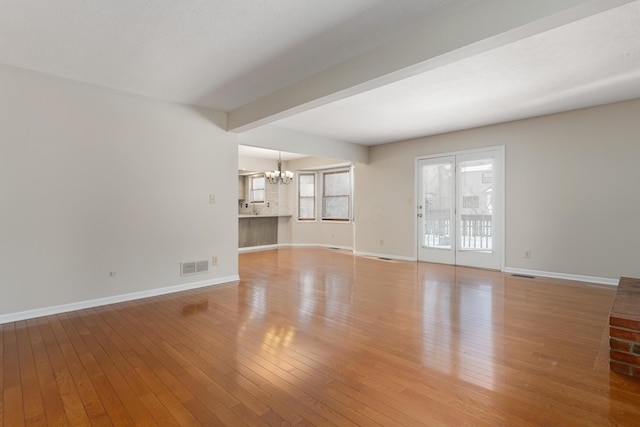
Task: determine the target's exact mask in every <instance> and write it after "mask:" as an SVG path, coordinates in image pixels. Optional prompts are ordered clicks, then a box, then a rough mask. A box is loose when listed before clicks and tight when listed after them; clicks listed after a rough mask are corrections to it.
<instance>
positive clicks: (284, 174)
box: [264, 152, 293, 184]
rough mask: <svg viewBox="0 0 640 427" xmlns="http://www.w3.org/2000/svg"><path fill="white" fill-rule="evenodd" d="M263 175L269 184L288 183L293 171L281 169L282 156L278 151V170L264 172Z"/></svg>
mask: <svg viewBox="0 0 640 427" xmlns="http://www.w3.org/2000/svg"><path fill="white" fill-rule="evenodd" d="M264 176H265V177H266V178H267V181H268V182H269V183H270V184H289V183H290V182H291V180H292V179H293V172H291V171H283V170H282V156H281V154H280V152H278V170H274V171H269V172H265V173H264Z"/></svg>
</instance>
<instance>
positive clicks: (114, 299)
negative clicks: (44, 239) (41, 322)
mask: <svg viewBox="0 0 640 427" xmlns="http://www.w3.org/2000/svg"><path fill="white" fill-rule="evenodd" d="M238 280H240V276H239V275H237V274H236V275H234V276H228V277H221V278H218V279H210V280H203V281H200V282H192V283H184V284H182V285H175V286H167V287H164V288H157V289H150V290H148V291H140V292H132V293H128V294H120V295H114V296H110V297H104V298H96V299H91V300H86V301H78V302H72V303H69V304H62V305H56V306H52V307H43V308H36V309H34V310H25V311H19V312H16V313H9V314H1V315H0V325H2V324H4V323H10V322H17V321H20V320H26V319H34V318H36V317H43V316H50V315H52V314H60V313H67V312H69V311H76V310H83V309H85V308H93V307H100V306H103V305H109V304H116V303H119V302H126V301H133V300H137V299H142V298H149V297H155V296H159V295H166V294H172V293H175V292H181V291H188V290H190V289H197V288H204V287H207V286H215V285H222V284H224V283H229V282H235V281H238Z"/></svg>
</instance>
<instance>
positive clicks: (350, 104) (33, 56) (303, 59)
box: [0, 0, 640, 145]
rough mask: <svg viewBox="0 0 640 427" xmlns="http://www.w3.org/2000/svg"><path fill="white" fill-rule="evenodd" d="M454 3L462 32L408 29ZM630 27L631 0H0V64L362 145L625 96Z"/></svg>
mask: <svg viewBox="0 0 640 427" xmlns="http://www.w3.org/2000/svg"><path fill="white" fill-rule="evenodd" d="M534 3H535V6H532V5H533V4H534ZM558 4H562V5H563V7H564V9H562V10H560V9H558V10H557V11H555V12H554V10H555V9H553V8H554V7H556V8H557V7H558V6H557V5H558ZM565 4H566V6H565ZM574 5H577V6H574ZM491 7H494V8H496V7H501V8H502V9H496V10H497V11H498V12H499V13H493V17H494V18H492V16H491V15H490V14H491V13H492V12H491ZM527 8H529V9H527ZM544 8H547V9H545V10H548V13H547V12H545V13H547V15H548V16H546V15H540V16H537V15H536V13H538V9H544ZM525 9H527V13H524V12H523V11H524V10H525ZM578 9H579V12H580V13H573V12H574V11H575V10H578ZM483 11H485V15H482V13H481V12H483ZM465 13H466V14H467V15H468V16H467V18H466V19H467V22H474V25H473V27H477V31H476V32H477V33H478V34H477V35H475V37H476V38H475V39H469V40H467V41H464V46H463V47H455V46H454V47H447V46H446V43H445V42H446V41H447V40H448V39H451V40H452V41H457V39H459V38H460V39H462V38H463V36H464V35H466V34H467V33H469V32H470V29H469V28H467V27H468V26H462V25H459V26H449V27H446V26H443V25H442V26H441V27H443V28H444V29H442V28H441V29H440V30H439V31H441V33H439V34H440V35H442V34H444V35H445V36H446V37H439V38H438V37H433V38H430V39H426V38H425V39H422V40H421V39H419V38H418V37H419V35H420V34H425V33H420V31H423V29H425V28H439V27H438V25H439V24H441V23H443V22H464V21H462V20H460V21H454V20H450V21H446V19H449V18H450V17H453V16H462V17H464V15H465ZM503 15H504V16H503ZM523 15H530V16H525V17H524V18H523ZM525 18H526V19H525ZM451 19H453V18H451ZM509 19H511V21H512V22H513V26H512V27H508V26H506V24H505V27H504V29H501V28H499V27H500V25H502V24H504V23H505V22H507V21H509ZM540 22H544V23H545V25H540ZM508 23H511V22H508ZM494 27H495V28H497V29H496V34H493V33H491V32H490V31H489V30H491V29H492V28H494ZM638 28H640V1H617V0H595V1H591V2H589V1H583V0H575V1H572V0H555V2H552V1H547V0H545V1H542V0H539V1H538V0H537V1H536V2H530V1H527V0H518V1H513V0H269V1H258V0H183V1H171V0H128V1H124V0H118V1H103V2H87V1H84V0H58V1H56V2H43V1H41V0H6V1H2V2H0V64H5V65H9V66H13V67H19V68H24V69H29V70H34V71H38V72H42V73H47V74H50V75H54V76H59V77H63V78H67V79H72V80H77V81H81V82H85V83H90V84H95V85H99V86H104V87H108V88H113V89H116V90H120V91H124V92H129V93H134V94H139V95H143V96H148V97H152V98H155V99H160V100H166V101H171V102H178V103H183V104H188V105H195V106H200V107H205V108H212V109H216V110H221V111H225V112H228V113H229V117H230V119H232V121H233V120H236V119H238V121H239V122H241V125H238V126H235V127H234V129H231V130H234V131H238V132H241V131H243V130H244V129H249V128H253V129H255V128H256V127H260V126H265V125H276V126H280V127H284V128H291V129H295V130H301V131H304V132H308V133H313V134H317V135H323V136H328V137H331V138H335V139H338V140H342V141H347V142H353V143H357V144H362V145H375V144H382V143H386V142H391V141H397V140H402V139H407V138H413V137H418V136H426V135H432V134H437V133H442V132H449V131H454V130H459V129H466V128H470V127H475V126H482V125H487V124H492V123H499V122H504V121H509V120H515V119H520V118H526V117H533V116H538V115H543V114H550V113H555V112H560V111H567V110H572V109H577V108H583V107H588V106H593V105H599V104H603V103H609V102H615V101H620V100H626V99H632V98H638V97H640V31H638ZM472 29H473V28H472ZM483 31H484V32H483ZM485 33H486V34H487V35H483V34H485ZM497 33H500V34H497ZM412 40H413V41H416V40H418V42H419V43H417V45H418V46H416V43H414V44H413V45H411V44H410V43H409V42H411V41H412ZM403 41H406V44H405V45H403V44H402V43H404V42H403ZM438 43H440V45H441V46H443V49H444V47H447V49H446V51H443V52H444V53H442V52H440V53H438V52H436V50H437V49H435V47H440V45H438ZM420 45H424V46H426V47H430V46H432V45H433V46H435V47H434V49H433V52H435V53H433V52H431V51H430V52H427V53H429V55H431V56H429V57H425V58H424V59H425V60H423V61H416V64H417V65H416V66H406V63H403V62H402V61H403V60H406V58H407V57H408V56H409V55H410V54H412V53H413V52H414V51H417V49H418V48H420V47H423V48H424V49H425V51H426V50H428V49H426V47H424V46H420ZM385 49H386V50H387V55H386V56H383V55H382V54H380V55H378V54H379V53H382V52H385ZM389 51H392V53H393V55H389V54H388V53H389ZM421 54H425V53H424V52H422V53H421ZM376 55H378V56H377V57H376ZM394 55H395V56H394ZM403 55H404V56H403ZM445 57H446V58H447V60H446V61H443V60H440V58H445ZM372 58H373V59H372ZM386 59H389V60H388V61H387V60H386ZM367 60H371V61H377V63H378V64H382V66H386V67H387V68H386V69H384V70H382V71H380V72H379V74H378V75H374V72H377V71H378V70H374V68H375V67H365V66H361V65H359V64H366V61H367ZM358 61H360V62H358ZM394 61H397V64H396V63H395V62H394ZM345 64H347V65H352V66H351V67H350V68H347V67H346V66H345ZM421 64H427V65H428V66H421ZM382 66H381V68H384V67H382ZM394 67H395V68H394ZM341 70H343V71H342V72H341ZM344 70H346V71H344ZM381 76H382V77H381ZM345 82H347V83H348V84H347V83H345ZM340 84H341V85H342V86H340ZM323 90H325V92H322V91H323ZM280 100H282V102H281V101H280ZM285 101H286V102H285ZM280 104H282V105H280ZM285 104H286V105H285ZM265 105H266V107H265ZM255 111H259V114H257V113H256V114H254V112H255ZM254 116H255V117H254Z"/></svg>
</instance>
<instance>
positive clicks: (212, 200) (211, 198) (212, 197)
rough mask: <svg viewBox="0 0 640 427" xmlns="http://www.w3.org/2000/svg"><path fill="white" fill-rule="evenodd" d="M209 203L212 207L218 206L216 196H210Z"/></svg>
mask: <svg viewBox="0 0 640 427" xmlns="http://www.w3.org/2000/svg"><path fill="white" fill-rule="evenodd" d="M209 203H210V204H212V205H215V204H216V195H215V194H209Z"/></svg>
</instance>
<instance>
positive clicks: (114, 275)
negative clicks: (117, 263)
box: [109, 271, 118, 277]
mask: <svg viewBox="0 0 640 427" xmlns="http://www.w3.org/2000/svg"><path fill="white" fill-rule="evenodd" d="M117 275H118V273H116V272H115V271H110V272H109V276H111V277H116V276H117Z"/></svg>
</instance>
